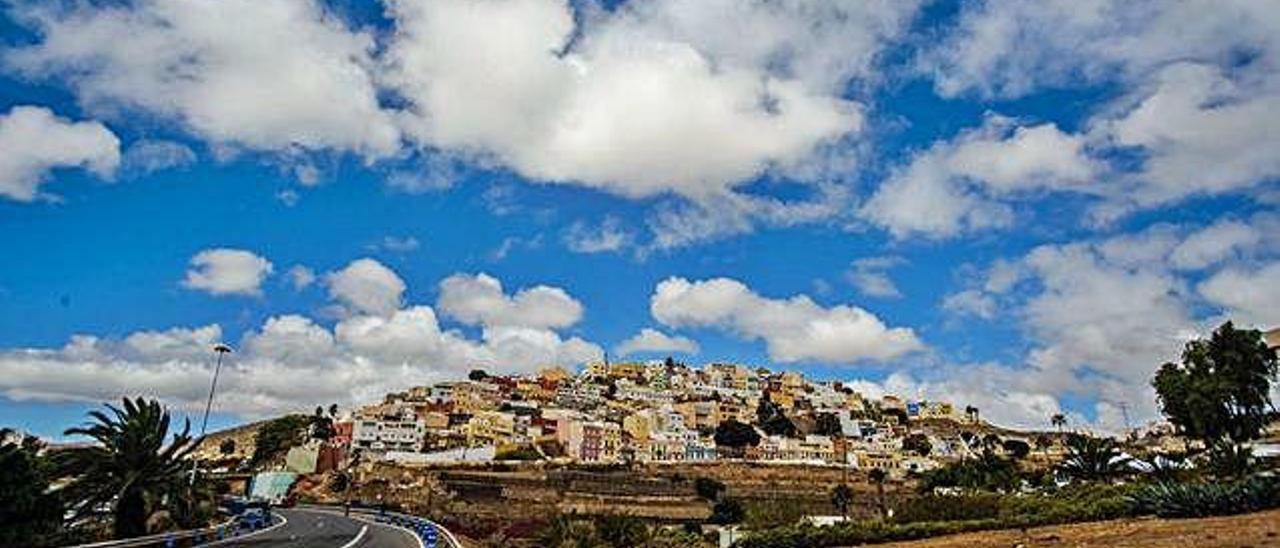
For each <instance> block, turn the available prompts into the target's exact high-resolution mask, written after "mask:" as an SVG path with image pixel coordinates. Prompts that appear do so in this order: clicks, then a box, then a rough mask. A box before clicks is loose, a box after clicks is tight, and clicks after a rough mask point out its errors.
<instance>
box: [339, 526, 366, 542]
mask: <svg viewBox="0 0 1280 548" xmlns="http://www.w3.org/2000/svg"><path fill="white" fill-rule="evenodd" d="M368 532H369V526H368V525H365V526H362V527H360V532H359V533H356V538H353V539H351V542H348V543H346V544H343V545H342V548H352V547H354V546H355V545H357V544H360V540H361V539H363V538H364V534H365V533H368Z"/></svg>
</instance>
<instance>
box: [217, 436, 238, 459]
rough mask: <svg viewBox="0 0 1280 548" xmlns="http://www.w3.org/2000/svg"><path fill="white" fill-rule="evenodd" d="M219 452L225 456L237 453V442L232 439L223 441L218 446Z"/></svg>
mask: <svg viewBox="0 0 1280 548" xmlns="http://www.w3.org/2000/svg"><path fill="white" fill-rule="evenodd" d="M218 452H219V453H222V454H223V455H230V454H232V453H235V452H236V440H233V439H231V438H227V439H225V440H222V443H220V444H218Z"/></svg>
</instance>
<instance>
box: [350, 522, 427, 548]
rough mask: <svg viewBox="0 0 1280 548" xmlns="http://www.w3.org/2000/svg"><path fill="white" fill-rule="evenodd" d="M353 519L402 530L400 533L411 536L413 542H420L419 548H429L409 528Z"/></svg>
mask: <svg viewBox="0 0 1280 548" xmlns="http://www.w3.org/2000/svg"><path fill="white" fill-rule="evenodd" d="M351 519H354V520H357V521H363V522H365V523H369V524H372V525H376V526H378V527H389V528H391V529H399V530H400V531H402V532H403V533H404V534H406V535H409V537H410V538H412V539H413V540H415V541H417V542H418V548H427V545H426V544H425V543H423V542H422V537H420V536H418V534H417V533H415V532H413V531H411V530H410V529H409V528H407V527H401V526H399V525H395V524H392V523H379V522H377V521H368V519H367V518H361V517H355V516H351Z"/></svg>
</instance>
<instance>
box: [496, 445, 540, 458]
mask: <svg viewBox="0 0 1280 548" xmlns="http://www.w3.org/2000/svg"><path fill="white" fill-rule="evenodd" d="M493 460H497V461H504V460H523V461H530V460H542V453H539V452H538V450H537V449H535V448H534V447H533V446H530V445H519V446H513V447H506V448H503V449H502V450H500V451H498V452H497V453H496V454H494V456H493Z"/></svg>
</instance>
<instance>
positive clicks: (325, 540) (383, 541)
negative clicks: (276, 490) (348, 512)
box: [216, 508, 421, 548]
mask: <svg viewBox="0 0 1280 548" xmlns="http://www.w3.org/2000/svg"><path fill="white" fill-rule="evenodd" d="M272 512H274V513H275V514H277V515H280V516H282V517H284V518H285V519H286V520H288V522H287V523H285V524H284V525H283V526H281V527H278V528H276V529H272V530H270V531H266V532H264V533H260V534H257V535H253V536H250V537H248V538H244V539H236V540H230V541H227V542H223V543H219V544H217V545H216V546H217V547H218V548H223V547H232V546H251V547H254V548H268V547H269V548H286V547H287V548H420V547H421V544H420V543H419V542H418V540H417V538H415V537H414V536H413V535H411V534H409V533H407V532H405V531H402V530H400V529H396V528H394V527H388V526H386V525H381V524H377V523H372V522H366V521H361V520H357V519H352V518H348V517H344V516H343V515H342V514H340V513H331V512H327V511H323V510H309V509H301V508H288V509H286V508H276V509H273V510H272ZM362 530H363V531H364V533H363V534H361V531H362ZM357 537H359V540H357Z"/></svg>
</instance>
